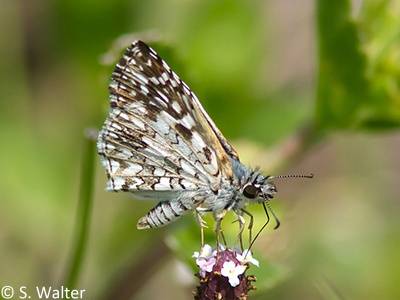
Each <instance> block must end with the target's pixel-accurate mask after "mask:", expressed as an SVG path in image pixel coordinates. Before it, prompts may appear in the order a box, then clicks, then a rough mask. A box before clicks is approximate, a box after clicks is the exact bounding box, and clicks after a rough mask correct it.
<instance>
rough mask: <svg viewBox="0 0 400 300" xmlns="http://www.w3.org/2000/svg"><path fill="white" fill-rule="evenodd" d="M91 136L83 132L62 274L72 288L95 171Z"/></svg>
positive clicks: (83, 247)
mask: <svg viewBox="0 0 400 300" xmlns="http://www.w3.org/2000/svg"><path fill="white" fill-rule="evenodd" d="M93 137H94V133H93V132H91V131H89V130H88V131H87V132H86V133H85V138H84V140H83V146H82V162H81V179H80V191H79V203H78V208H77V213H76V221H75V232H74V236H73V246H72V250H71V256H70V258H69V260H68V262H69V263H68V270H67V272H66V274H65V276H64V284H65V285H66V286H67V287H69V288H74V287H75V285H76V284H77V282H78V280H79V275H80V272H81V269H82V264H83V261H84V256H85V251H86V246H87V240H88V231H89V225H90V219H91V211H92V198H93V190H94V171H95V163H94V162H95V155H94V153H95V146H96V143H95V139H94V138H93Z"/></svg>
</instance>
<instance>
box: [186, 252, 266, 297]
mask: <svg viewBox="0 0 400 300" xmlns="http://www.w3.org/2000/svg"><path fill="white" fill-rule="evenodd" d="M193 257H194V258H195V259H196V264H197V266H198V267H199V269H200V270H199V273H198V276H199V278H200V286H199V287H198V290H197V294H198V295H202V296H201V297H200V296H199V297H198V298H196V299H218V298H214V297H215V296H216V295H221V296H223V297H224V298H221V299H242V298H241V297H242V296H243V295H247V292H248V291H249V290H250V289H251V288H252V286H251V281H254V280H255V278H254V277H253V276H246V275H245V272H246V270H247V268H248V267H249V264H254V265H256V266H259V262H258V261H257V260H256V259H255V258H253V256H252V254H251V252H250V251H249V250H244V251H243V252H241V251H238V250H232V249H225V248H223V247H222V248H220V249H219V250H218V251H217V250H216V249H212V247H211V246H210V245H204V246H203V247H202V249H201V250H200V252H195V253H194V254H193ZM229 295H231V296H229Z"/></svg>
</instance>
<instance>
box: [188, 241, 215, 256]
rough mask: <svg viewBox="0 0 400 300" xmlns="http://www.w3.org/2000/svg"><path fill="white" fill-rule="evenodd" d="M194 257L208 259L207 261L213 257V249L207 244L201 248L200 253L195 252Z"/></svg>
mask: <svg viewBox="0 0 400 300" xmlns="http://www.w3.org/2000/svg"><path fill="white" fill-rule="evenodd" d="M192 257H194V258H206V259H207V258H210V257H213V250H212V247H211V246H210V245H208V244H205V245H204V246H203V247H202V248H201V250H200V253H199V252H197V251H195V252H194V253H193V255H192Z"/></svg>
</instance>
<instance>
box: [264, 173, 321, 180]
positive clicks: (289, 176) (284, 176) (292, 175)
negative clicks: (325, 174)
mask: <svg viewBox="0 0 400 300" xmlns="http://www.w3.org/2000/svg"><path fill="white" fill-rule="evenodd" d="M270 178H272V179H274V178H314V174H313V173H310V174H308V175H304V174H291V175H277V176H270Z"/></svg>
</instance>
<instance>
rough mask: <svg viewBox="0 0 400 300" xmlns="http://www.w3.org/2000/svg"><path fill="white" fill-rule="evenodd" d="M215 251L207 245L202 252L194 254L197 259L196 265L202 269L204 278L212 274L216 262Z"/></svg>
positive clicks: (201, 273) (201, 272)
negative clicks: (207, 273) (208, 273)
mask: <svg viewBox="0 0 400 300" xmlns="http://www.w3.org/2000/svg"><path fill="white" fill-rule="evenodd" d="M214 256H215V254H214V251H213V249H212V247H211V246H210V245H207V244H205V245H204V246H203V247H202V248H201V250H200V252H197V251H196V252H194V253H193V257H194V258H196V265H197V266H198V267H199V268H200V275H201V276H202V277H204V276H205V275H206V272H212V270H213V267H214V265H215V262H216V258H215V257H214Z"/></svg>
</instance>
